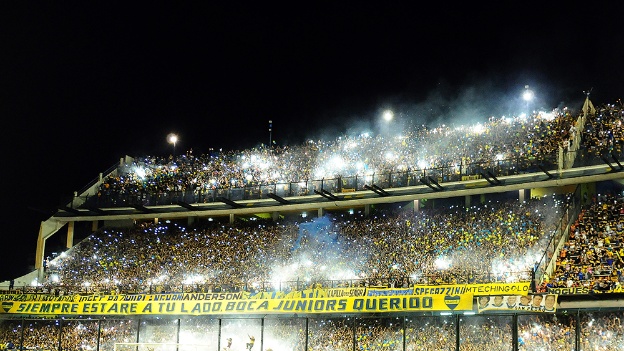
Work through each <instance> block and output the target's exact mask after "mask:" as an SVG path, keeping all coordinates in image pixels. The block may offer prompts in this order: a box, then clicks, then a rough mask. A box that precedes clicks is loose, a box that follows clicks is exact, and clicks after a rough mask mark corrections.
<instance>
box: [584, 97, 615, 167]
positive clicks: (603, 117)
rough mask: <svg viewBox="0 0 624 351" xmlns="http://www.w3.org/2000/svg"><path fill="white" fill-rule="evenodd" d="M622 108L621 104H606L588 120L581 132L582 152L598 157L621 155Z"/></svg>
mask: <svg viewBox="0 0 624 351" xmlns="http://www.w3.org/2000/svg"><path fill="white" fill-rule="evenodd" d="M623 121H624V108H623V106H622V102H621V101H618V104H606V105H604V106H601V107H600V108H599V109H598V110H597V111H596V116H595V118H591V119H588V120H587V122H586V123H585V128H584V130H583V132H582V135H581V136H582V141H583V146H584V149H583V151H584V152H585V153H587V154H589V155H594V156H600V155H604V154H610V153H614V154H616V155H621V154H622V151H623V149H622V146H623V145H624V127H623V126H622V122H623Z"/></svg>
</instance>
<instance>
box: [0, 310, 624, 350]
mask: <svg viewBox="0 0 624 351" xmlns="http://www.w3.org/2000/svg"><path fill="white" fill-rule="evenodd" d="M623 317H624V315H623V314H622V312H621V311H620V312H589V313H581V315H580V324H579V325H577V323H576V318H577V316H576V315H560V314H557V315H554V314H545V315H543V314H542V315H540V314H538V315H536V314H532V315H518V330H517V332H518V333H517V335H518V341H517V342H518V350H519V351H525V350H526V351H529V350H544V351H558V350H574V345H575V344H576V337H577V333H579V335H578V340H579V343H580V346H581V348H580V349H581V350H597V351H611V350H621V349H622V347H623V346H624V324H623V323H622V318H623ZM22 323H23V324H22ZM139 323H141V326H139V325H138V324H139ZM222 323H223V325H222V327H221V332H219V323H218V320H215V319H205V318H187V319H182V320H180V322H179V325H180V326H179V328H180V332H179V340H178V341H179V343H181V344H187V345H188V346H185V347H180V348H179V350H180V351H195V350H198V348H197V347H200V348H199V349H201V350H207V349H210V350H217V349H216V345H217V344H219V343H220V345H221V349H223V350H226V351H233V350H244V349H245V344H246V343H248V342H249V340H250V337H254V339H255V338H256V337H255V335H257V336H258V337H257V340H256V342H255V346H254V348H253V349H252V351H253V350H260V347H259V345H260V343H261V342H262V345H263V346H264V349H265V350H268V349H271V350H274V351H305V345H306V333H305V330H306V326H305V320H303V319H266V320H265V324H264V331H262V327H261V325H260V322H259V321H258V320H249V319H242V320H229V319H228V320H223V321H222ZM456 326H457V325H456V320H455V317H452V316H447V317H444V316H441V317H411V318H408V319H406V320H405V324H403V319H402V318H401V317H386V318H362V319H356V320H353V318H350V317H347V318H336V319H323V318H312V319H310V320H309V324H308V340H307V344H308V350H334V351H343V350H344V351H351V350H353V346H354V344H355V346H356V349H357V350H364V351H390V350H403V344H405V350H410V351H430V350H448V351H452V350H455V349H456V348H455V345H456V342H457V329H456ZM512 326H513V323H512V317H511V316H463V317H461V318H459V345H460V350H462V351H477V350H501V351H507V350H510V349H511V348H512V344H513V340H512V335H513V333H512ZM22 328H25V329H24V330H23V337H24V344H23V346H24V347H25V348H28V349H38V350H58V346H59V337H60V339H61V347H62V350H68V351H86V350H96V347H97V346H98V340H99V349H100V350H105V351H106V350H112V349H113V346H114V344H115V343H120V342H122V343H134V342H136V341H137V340H139V341H140V342H143V343H175V340H176V337H177V334H178V333H177V330H178V329H177V328H178V320H176V319H171V320H159V321H155V320H149V321H141V322H139V321H136V320H135V321H132V320H102V322H101V329H100V330H99V331H98V321H95V320H93V321H63V322H62V326H59V321H3V322H0V345H6V343H7V342H10V343H11V344H12V345H14V347H17V346H18V345H19V344H20V342H21V338H22ZM59 329H61V330H59ZM98 334H99V337H98ZM137 334H138V338H137ZM260 335H262V340H260V339H261V337H260ZM228 344H229V345H230V347H229V349H228V348H227V345H228ZM194 345H197V346H194ZM199 345H201V346H199ZM208 345H212V346H208ZM150 348H151V349H153V350H154V351H166V350H167V349H166V348H165V347H163V346H157V345H151V346H150ZM118 350H120V351H126V350H127V351H130V350H136V347H133V346H126V348H124V347H121V346H119V345H118ZM139 351H147V349H145V347H144V349H139Z"/></svg>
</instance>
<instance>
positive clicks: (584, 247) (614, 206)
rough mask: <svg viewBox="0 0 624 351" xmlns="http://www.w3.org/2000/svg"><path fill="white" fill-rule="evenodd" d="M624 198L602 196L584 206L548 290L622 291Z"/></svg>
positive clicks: (547, 286)
mask: <svg viewBox="0 0 624 351" xmlns="http://www.w3.org/2000/svg"><path fill="white" fill-rule="evenodd" d="M623 269H624V197H622V196H616V195H615V194H613V193H607V194H601V195H598V196H596V197H594V198H593V199H591V201H589V203H588V204H587V205H585V206H583V208H582V210H581V212H580V214H579V216H578V218H577V219H576V221H575V222H574V223H573V224H572V225H571V226H570V234H569V237H568V240H567V241H566V242H565V245H564V246H563V247H562V248H561V250H560V251H559V254H558V256H557V257H556V269H555V272H554V274H553V276H552V277H546V279H545V280H544V283H543V284H544V287H545V288H546V289H547V288H579V287H582V288H585V289H587V291H595V292H605V291H612V290H614V289H615V290H619V289H621V287H622V283H623V282H624V276H623V275H622V273H623Z"/></svg>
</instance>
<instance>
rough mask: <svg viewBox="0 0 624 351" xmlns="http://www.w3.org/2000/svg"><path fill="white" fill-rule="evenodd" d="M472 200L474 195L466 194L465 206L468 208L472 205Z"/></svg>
mask: <svg viewBox="0 0 624 351" xmlns="http://www.w3.org/2000/svg"><path fill="white" fill-rule="evenodd" d="M471 200H472V197H471V196H470V195H466V197H465V198H464V206H466V208H468V207H470V201H471Z"/></svg>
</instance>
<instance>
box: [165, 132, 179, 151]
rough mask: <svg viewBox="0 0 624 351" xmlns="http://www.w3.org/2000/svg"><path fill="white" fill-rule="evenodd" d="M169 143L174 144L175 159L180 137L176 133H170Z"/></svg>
mask: <svg viewBox="0 0 624 351" xmlns="http://www.w3.org/2000/svg"><path fill="white" fill-rule="evenodd" d="M167 142H168V143H169V144H173V157H175V154H176V144H177V143H178V135H177V134H175V133H169V135H167Z"/></svg>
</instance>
